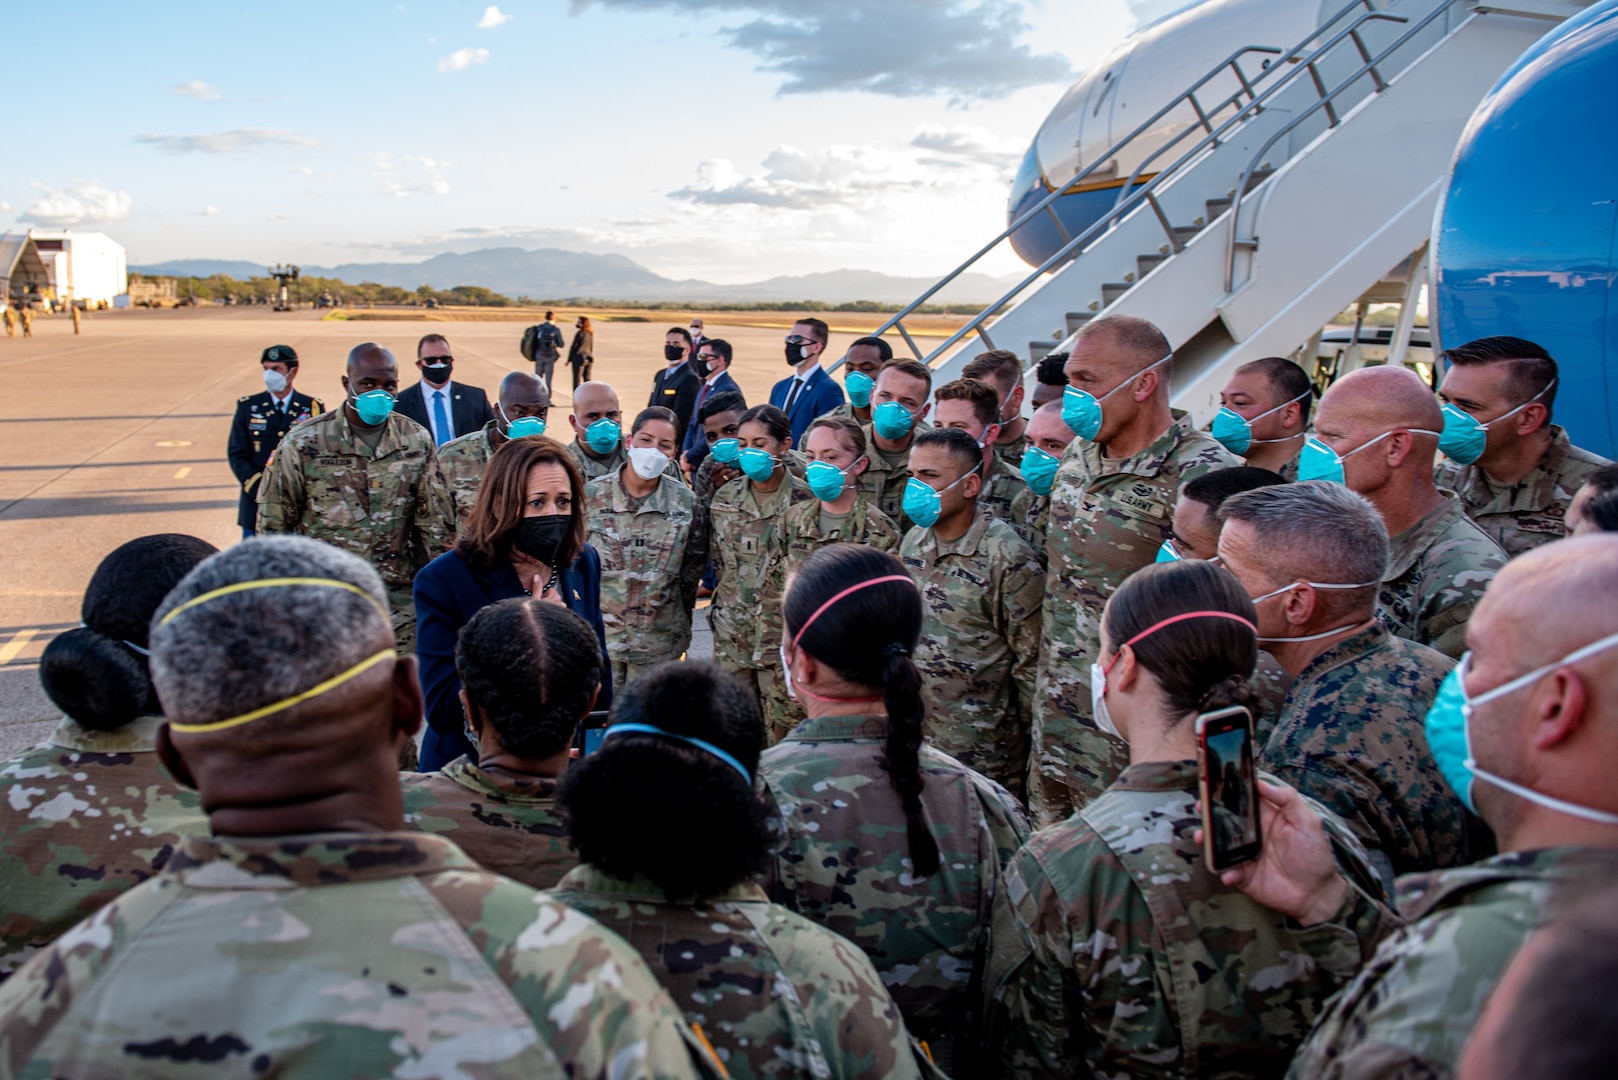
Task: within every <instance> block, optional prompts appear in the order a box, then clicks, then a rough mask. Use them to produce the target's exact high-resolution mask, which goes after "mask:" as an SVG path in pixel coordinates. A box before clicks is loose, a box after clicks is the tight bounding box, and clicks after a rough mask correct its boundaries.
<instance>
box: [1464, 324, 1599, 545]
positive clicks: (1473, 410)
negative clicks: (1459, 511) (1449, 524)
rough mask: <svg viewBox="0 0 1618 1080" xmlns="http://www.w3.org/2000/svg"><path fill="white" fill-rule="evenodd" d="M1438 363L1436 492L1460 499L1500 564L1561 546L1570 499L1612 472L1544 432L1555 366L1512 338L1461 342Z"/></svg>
mask: <svg viewBox="0 0 1618 1080" xmlns="http://www.w3.org/2000/svg"><path fill="white" fill-rule="evenodd" d="M1444 359H1445V360H1446V361H1448V366H1447V368H1446V369H1445V372H1444V383H1443V385H1442V386H1441V387H1440V388H1439V391H1438V396H1439V398H1440V399H1442V400H1443V401H1444V403H1445V405H1446V406H1448V407H1447V408H1446V409H1445V410H1444V413H1445V415H1444V424H1445V429H1446V430H1445V438H1444V445H1443V446H1441V447H1440V449H1441V450H1443V451H1444V453H1445V454H1447V455H1449V456H1447V457H1445V458H1443V459H1442V460H1440V461H1439V463H1438V466H1437V469H1436V473H1435V479H1436V481H1437V483H1438V486H1439V487H1440V488H1445V489H1447V490H1449V491H1453V492H1455V493H1456V494H1457V495H1458V496H1460V499H1461V503H1462V505H1463V506H1464V508H1465V509H1466V516H1467V517H1469V518H1471V519H1472V521H1473V522H1474V523H1475V524H1476V525H1477V526H1478V528H1480V529H1482V530H1483V532H1484V533H1485V534H1486V535H1487V536H1488V537H1489V539H1491V540H1493V541H1494V542H1495V543H1497V544H1499V545H1500V546H1501V547H1502V548H1503V549H1504V550H1505V552H1506V554H1507V555H1508V556H1517V555H1521V554H1522V553H1523V552H1525V551H1528V550H1530V549H1531V548H1534V547H1538V546H1539V545H1540V544H1545V543H1549V542H1550V541H1552V540H1556V539H1559V538H1561V537H1562V536H1565V535H1566V534H1567V527H1566V525H1565V523H1564V518H1565V517H1566V515H1567V508H1568V506H1569V504H1571V503H1572V501H1573V496H1574V495H1575V494H1576V493H1577V492H1578V490H1579V487H1580V485H1582V484H1583V483H1584V481H1585V478H1586V477H1588V476H1589V475H1590V474H1591V473H1592V472H1594V471H1595V470H1597V469H1599V468H1601V466H1603V465H1608V464H1611V463H1610V462H1608V461H1607V460H1606V459H1605V458H1601V457H1598V456H1596V455H1595V454H1592V453H1590V452H1589V451H1588V450H1581V449H1580V448H1579V447H1577V446H1574V445H1573V443H1572V441H1571V440H1569V439H1568V437H1567V432H1566V431H1565V430H1563V429H1562V427H1560V426H1559V425H1556V424H1552V423H1551V410H1552V408H1553V407H1554V405H1555V402H1556V387H1557V382H1558V379H1559V376H1558V373H1557V368H1556V361H1555V360H1553V359H1551V356H1550V354H1549V353H1547V352H1546V351H1545V350H1544V349H1543V348H1541V347H1540V346H1538V345H1536V344H1534V343H1533V342H1531V341H1524V340H1523V339H1522V338H1514V337H1490V338H1480V339H1478V340H1477V341H1469V342H1467V343H1466V344H1465V345H1460V346H1457V347H1456V348H1453V349H1448V350H1446V351H1445V353H1444ZM1480 428H1481V429H1482V431H1481V437H1480V433H1479V431H1478V429H1480Z"/></svg>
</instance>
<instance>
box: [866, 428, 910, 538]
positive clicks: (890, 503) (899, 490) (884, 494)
mask: <svg viewBox="0 0 1618 1080" xmlns="http://www.w3.org/2000/svg"><path fill="white" fill-rule="evenodd" d="M860 430H861V431H863V432H865V446H866V460H867V461H869V463H870V464H869V467H868V468H867V469H866V470H865V471H864V472H863V473H861V474H860V492H861V493H862V494H863V495H864V496H865V497H866V498H868V499H870V500H871V501H872V502H873V503H875V504H876V508H877V509H878V510H880V511H882V512H883V513H884V514H886V515H888V518H889V519H890V520H891V521H892V522H893V523H894V524H895V525H897V526H899V528H900V529H901V530H908V529H909V528H910V526H911V521H910V519H909V518H908V517H906V516H905V485H906V484H908V483H910V451H908V450H906V451H905V452H904V454H903V456H902V457H901V458H900V460H899V463H898V464H897V465H889V464H888V459H887V458H885V457H883V456H882V451H880V450H878V449H877V448H876V435H875V434H874V433H873V432H872V431H871V425H870V424H861V425H860Z"/></svg>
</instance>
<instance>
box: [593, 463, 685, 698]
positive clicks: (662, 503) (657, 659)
mask: <svg viewBox="0 0 1618 1080" xmlns="http://www.w3.org/2000/svg"><path fill="white" fill-rule="evenodd" d="M584 503H585V506H586V508H587V510H588V519H589V528H590V543H591V544H592V545H594V547H595V549H596V551H597V552H598V553H599V554H600V555H601V621H602V622H603V623H605V624H606V627H607V659H608V661H609V662H610V663H611V664H612V685H613V686H615V687H623V686H627V685H629V683H630V681H631V680H632V679H634V678H635V677H636V676H637V675H639V674H640V673H641V671H643V670H644V669H646V668H648V667H650V666H651V665H653V664H661V663H662V662H663V661H665V660H678V659H679V658H680V657H681V655H682V654H684V652H685V650H686V647H687V646H688V645H690V644H691V607H692V605H693V604H695V603H696V600H697V584H698V582H700V581H701V580H702V573H703V570H704V568H705V567H706V566H707V565H708V535H707V519H706V517H704V516H703V515H700V514H698V513H697V511H696V497H695V496H694V495H692V493H691V489H690V488H688V487H686V486H685V485H684V484H683V483H681V482H680V481H678V480H675V479H672V478H671V477H670V476H669V475H668V474H667V473H665V474H663V475H662V476H660V477H659V478H658V482H657V487H655V488H653V489H652V492H651V494H649V495H647V496H646V498H644V499H636V498H634V497H633V496H631V495H630V494H629V492H628V491H627V490H625V488H624V484H623V469H622V468H620V469H619V470H618V471H617V472H612V473H608V474H607V475H606V476H603V477H601V478H600V479H598V480H592V481H590V483H589V484H587V485H585V488H584ZM620 680H622V681H620Z"/></svg>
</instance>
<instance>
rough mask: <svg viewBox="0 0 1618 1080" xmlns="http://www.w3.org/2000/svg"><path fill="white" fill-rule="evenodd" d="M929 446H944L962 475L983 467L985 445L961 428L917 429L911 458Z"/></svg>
mask: <svg viewBox="0 0 1618 1080" xmlns="http://www.w3.org/2000/svg"><path fill="white" fill-rule="evenodd" d="M928 446H939V447H942V448H943V449H944V450H945V452H946V453H948V454H949V459H950V461H951V462H953V463H954V464H955V465H956V466H957V467H958V468H959V469H960V475H962V476H965V475H966V474H967V473H969V472H971V471H972V470H973V469H980V468H982V467H983V447H981V446H979V445H978V441H977V440H976V439H974V438H972V436H970V435H968V434H967V433H966V432H964V431H962V430H961V429H960V428H952V427H944V428H922V429H921V430H919V431H917V432H916V438H915V441H914V442H912V443H911V444H910V453H911V460H912V461H914V460H915V453H916V451H917V450H920V449H922V448H923V447H928ZM980 494H981V493H980Z"/></svg>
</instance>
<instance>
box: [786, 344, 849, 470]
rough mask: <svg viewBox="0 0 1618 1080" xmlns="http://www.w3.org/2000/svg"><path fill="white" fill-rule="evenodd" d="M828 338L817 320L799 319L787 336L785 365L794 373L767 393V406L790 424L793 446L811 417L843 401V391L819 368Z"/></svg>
mask: <svg viewBox="0 0 1618 1080" xmlns="http://www.w3.org/2000/svg"><path fill="white" fill-rule="evenodd" d="M830 337H831V335H830V333H829V332H828V330H827V327H826V324H825V323H823V322H821V321H820V320H819V319H800V320H799V321H798V322H795V323H793V324H792V332H791V333H790V334H788V335H787V363H789V364H791V365H792V367H793V369H794V370H793V373H792V374H791V375H790V376H788V377H787V378H785V379H782V380H781V381H780V382H778V383H776V384H775V386H774V387H773V388H772V389H771V390H770V404H771V405H774V406H775V407H776V408H778V409H780V410H781V411H783V412H785V413H786V414H787V419H789V420H791V421H792V445H793V446H800V445H801V444H802V443H803V434H804V432H806V431H808V430H809V425H810V424H812V423H814V422H815V417H817V416H819V415H820V414H821V413H824V412H826V411H828V410H830V409H835V408H837V406H839V405H841V404H842V403H843V401H844V398H843V388H842V387H841V386H838V385H837V384H836V383H835V382H833V381H832V377H831V376H830V375H827V374H826V371H825V369H824V368H822V367H821V366H820V354H821V353H822V352H824V351H825V350H826V342H827V340H829V339H830Z"/></svg>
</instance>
